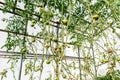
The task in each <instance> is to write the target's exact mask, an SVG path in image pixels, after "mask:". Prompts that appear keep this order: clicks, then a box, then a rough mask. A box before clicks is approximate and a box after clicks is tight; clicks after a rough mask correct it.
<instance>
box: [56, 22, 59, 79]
mask: <svg viewBox="0 0 120 80" xmlns="http://www.w3.org/2000/svg"><path fill="white" fill-rule="evenodd" d="M58 26H59V25H58V24H57V30H56V36H57V40H58V38H59V28H58ZM57 45H58V42H57ZM56 57H58V54H56ZM58 72H59V63H58V62H56V76H57V78H58V80H59V74H58Z"/></svg>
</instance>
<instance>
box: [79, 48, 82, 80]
mask: <svg viewBox="0 0 120 80" xmlns="http://www.w3.org/2000/svg"><path fill="white" fill-rule="evenodd" d="M80 56H81V55H80V49H79V46H78V60H79V75H80V80H82V73H81V67H80V66H81V61H80Z"/></svg>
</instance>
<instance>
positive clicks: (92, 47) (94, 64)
mask: <svg viewBox="0 0 120 80" xmlns="http://www.w3.org/2000/svg"><path fill="white" fill-rule="evenodd" d="M91 47H92V54H93V64H94V70H95V77H94V78H95V80H97V69H96V62H95V53H94V49H93V42H92V43H91Z"/></svg>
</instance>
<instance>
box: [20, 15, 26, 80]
mask: <svg viewBox="0 0 120 80" xmlns="http://www.w3.org/2000/svg"><path fill="white" fill-rule="evenodd" d="M26 17H27V15H26ZM27 24H28V20H27V19H26V25H25V32H24V34H25V35H26V33H27ZM23 46H25V36H24V38H23ZM22 66H23V53H21V59H20V70H19V77H18V80H21V74H22Z"/></svg>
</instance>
